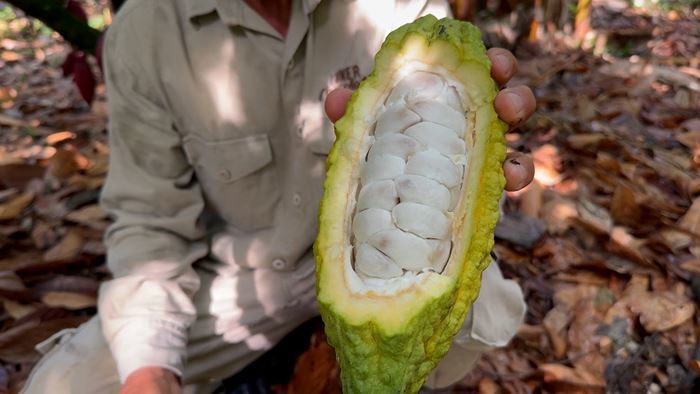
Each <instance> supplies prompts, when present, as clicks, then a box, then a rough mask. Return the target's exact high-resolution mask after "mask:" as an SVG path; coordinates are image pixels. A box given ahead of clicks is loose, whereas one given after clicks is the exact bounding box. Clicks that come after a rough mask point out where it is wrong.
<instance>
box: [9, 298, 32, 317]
mask: <svg viewBox="0 0 700 394" xmlns="http://www.w3.org/2000/svg"><path fill="white" fill-rule="evenodd" d="M2 306H3V308H5V311H6V312H7V314H8V315H10V316H12V318H13V319H15V320H19V319H21V318H23V317H25V316H28V315H30V314H31V313H33V312H35V311H36V310H37V307H36V306H34V305H32V304H22V303H19V302H16V301H12V300H3V301H2Z"/></svg>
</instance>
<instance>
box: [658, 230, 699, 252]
mask: <svg viewBox="0 0 700 394" xmlns="http://www.w3.org/2000/svg"><path fill="white" fill-rule="evenodd" d="M652 238H653V239H654V240H656V241H658V242H660V243H661V244H663V245H665V246H666V247H667V248H669V249H670V250H671V251H672V252H674V253H675V252H677V251H679V250H681V249H683V248H686V247H688V246H690V244H691V241H692V239H693V238H692V237H691V236H690V235H688V234H686V233H684V232H681V231H678V230H674V229H671V228H665V229H663V230H661V231H659V232H658V233H656V234H654V235H652Z"/></svg>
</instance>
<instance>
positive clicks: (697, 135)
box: [674, 130, 700, 149]
mask: <svg viewBox="0 0 700 394" xmlns="http://www.w3.org/2000/svg"><path fill="white" fill-rule="evenodd" d="M674 136H675V137H676V140H677V141H678V142H680V143H681V144H683V145H685V146H687V147H688V148H690V149H693V148H696V147H698V146H700V130H695V131H689V132H687V133H682V134H681V133H677V134H675V135H674Z"/></svg>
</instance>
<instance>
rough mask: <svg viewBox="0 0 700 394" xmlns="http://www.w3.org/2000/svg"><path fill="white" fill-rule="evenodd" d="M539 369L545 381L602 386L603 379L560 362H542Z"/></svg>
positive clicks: (592, 386)
mask: <svg viewBox="0 0 700 394" xmlns="http://www.w3.org/2000/svg"><path fill="white" fill-rule="evenodd" d="M539 370H540V371H541V372H542V373H543V374H544V381H545V382H548V383H550V382H560V383H567V384H571V385H574V386H581V387H591V388H602V387H604V386H605V381H601V380H600V379H598V378H596V377H595V376H593V375H592V374H590V373H588V372H586V371H578V370H575V369H573V368H570V367H567V366H565V365H561V364H542V365H540V367H539Z"/></svg>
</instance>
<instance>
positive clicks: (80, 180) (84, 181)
mask: <svg viewBox="0 0 700 394" xmlns="http://www.w3.org/2000/svg"><path fill="white" fill-rule="evenodd" d="M104 182H105V180H104V178H103V177H101V176H99V177H93V176H85V175H81V174H75V175H73V176H71V177H70V178H68V180H67V181H66V184H68V185H70V186H75V187H79V188H81V189H98V188H100V187H102V185H103V184H104Z"/></svg>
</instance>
